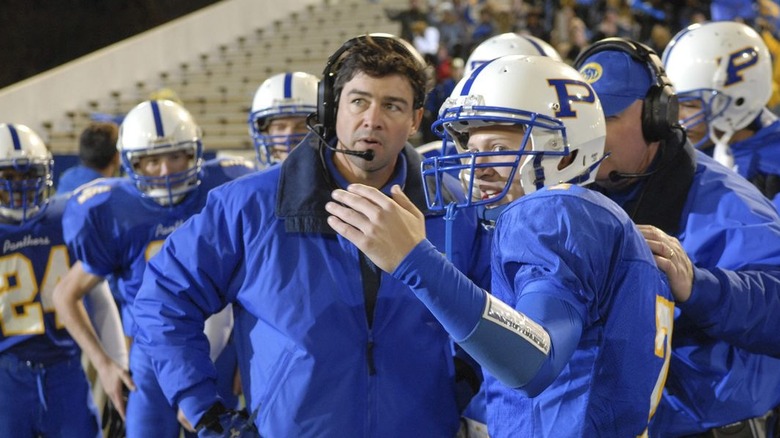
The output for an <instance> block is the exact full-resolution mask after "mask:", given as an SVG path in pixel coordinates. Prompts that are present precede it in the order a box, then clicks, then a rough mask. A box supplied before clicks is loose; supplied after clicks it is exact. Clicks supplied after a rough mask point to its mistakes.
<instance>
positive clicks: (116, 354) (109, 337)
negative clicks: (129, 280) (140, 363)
mask: <svg viewBox="0 0 780 438" xmlns="http://www.w3.org/2000/svg"><path fill="white" fill-rule="evenodd" d="M87 299H88V300H89V302H90V309H91V311H90V312H89V317H90V321H91V322H92V326H93V327H95V331H96V332H97V335H98V338H100V343H101V345H103V348H104V349H105V350H106V353H107V354H108V356H109V357H110V358H111V359H112V360H113V361H114V362H116V363H118V364H119V365H120V366H121V367H122V368H128V360H127V357H128V354H127V342H126V341H125V336H124V332H123V331H122V321H121V318H120V316H119V309H117V307H116V302H115V301H114V297H113V296H112V295H111V291H110V290H109V288H108V282H106V281H101V282H99V283H98V284H97V285H96V286H95V287H93V288H92V289H91V290H90V291H89V294H88V295H87Z"/></svg>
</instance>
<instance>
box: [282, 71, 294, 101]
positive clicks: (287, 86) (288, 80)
mask: <svg viewBox="0 0 780 438" xmlns="http://www.w3.org/2000/svg"><path fill="white" fill-rule="evenodd" d="M292 80H293V75H292V73H285V75H284V98H285V99H290V98H291V97H292Z"/></svg>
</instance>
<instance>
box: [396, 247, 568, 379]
mask: <svg viewBox="0 0 780 438" xmlns="http://www.w3.org/2000/svg"><path fill="white" fill-rule="evenodd" d="M393 276H394V277H396V278H398V279H399V280H401V281H403V282H404V283H405V284H407V285H408V286H409V287H410V288H411V289H412V290H413V291H414V292H415V294H416V295H417V297H418V298H419V299H420V300H421V301H422V302H423V303H424V304H425V305H426V307H428V309H430V311H431V313H433V315H434V316H435V317H436V319H438V320H439V322H441V324H442V325H443V326H444V328H445V329H446V330H447V332H449V333H450V335H451V336H452V337H453V339H455V341H456V342H458V343H459V344H460V345H461V346H462V347H463V349H464V350H465V351H466V352H468V353H469V354H470V355H471V356H472V357H473V358H474V359H475V360H477V362H479V363H480V365H482V366H483V367H485V369H487V370H488V371H489V372H491V374H493V375H495V376H496V377H497V378H498V379H499V380H501V381H502V382H503V383H505V384H507V385H509V386H510V387H515V388H516V387H521V386H524V385H526V384H528V383H529V382H530V383H531V384H532V385H529V387H527V388H524V389H525V390H526V391H528V392H529V393H538V392H541V390H543V389H544V388H546V387H547V385H549V383H550V382H551V381H552V380H553V379H555V377H556V376H557V375H558V373H559V372H560V370H561V369H562V368H563V366H564V365H565V364H566V362H568V360H569V357H570V356H571V354H572V353H573V351H574V349H575V348H576V346H577V342H578V341H579V337H580V334H581V331H582V320H581V318H580V317H579V314H578V313H577V312H575V311H574V310H573V309H572V308H571V305H570V304H568V303H567V302H565V301H564V300H560V299H558V298H556V297H554V296H551V295H545V294H534V293H530V294H528V295H527V296H526V297H525V298H523V299H522V300H521V301H520V302H519V303H518V308H517V311H515V310H513V309H511V308H510V307H509V306H508V305H506V304H504V303H501V302H500V301H499V300H497V299H496V298H495V297H492V296H490V295H488V294H487V293H486V292H485V291H483V290H482V289H480V288H479V287H477V286H476V285H475V284H474V283H472V282H471V281H470V280H469V279H468V278H467V277H466V276H465V275H464V274H462V273H461V272H460V271H458V270H457V269H456V268H455V267H454V266H453V265H452V264H451V263H449V262H448V261H447V260H446V259H445V258H444V257H443V256H442V255H441V254H440V253H439V252H438V251H437V250H436V248H435V247H434V246H433V245H432V244H431V243H430V242H428V241H426V240H424V241H422V242H421V243H420V244H418V245H417V246H416V247H415V248H414V249H413V250H412V252H411V253H410V254H409V255H407V257H406V258H405V259H404V260H403V261H402V262H401V264H400V265H399V266H398V267H397V268H396V270H395V272H393ZM539 283H541V282H539ZM525 309H527V310H528V311H529V313H530V314H532V315H534V316H535V317H537V318H540V319H541V320H542V321H543V323H544V324H545V325H546V326H548V327H553V328H554V329H555V330H556V331H557V333H556V335H555V337H554V338H553V340H552V341H553V342H555V343H557V345H556V349H557V350H556V351H558V354H554V355H552V356H550V357H548V356H547V351H540V350H539V349H538V348H536V346H535V344H536V343H537V342H539V340H538V339H534V338H536V337H537V334H538V333H541V335H542V336H546V333H543V332H544V331H545V330H544V329H542V328H541V327H539V326H538V324H537V323H535V322H533V321H527V318H526V316H525V315H524V314H523V311H524V310H525ZM527 326H531V328H530V329H529V330H525V327H527ZM540 342H541V343H546V344H548V345H549V340H544V341H540ZM548 351H549V350H548ZM545 362H547V363H548V364H549V366H548V369H546V370H544V371H543V372H540V367H542V365H543V363H545Z"/></svg>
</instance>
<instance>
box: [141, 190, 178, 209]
mask: <svg viewBox="0 0 780 438" xmlns="http://www.w3.org/2000/svg"><path fill="white" fill-rule="evenodd" d="M146 195H147V196H149V197H150V198H152V199H154V200H155V202H157V203H158V204H160V205H162V206H164V207H167V206H169V205H176V204H178V203H179V202H181V200H182V199H184V193H171V192H169V191H168V189H150V190H147V191H146Z"/></svg>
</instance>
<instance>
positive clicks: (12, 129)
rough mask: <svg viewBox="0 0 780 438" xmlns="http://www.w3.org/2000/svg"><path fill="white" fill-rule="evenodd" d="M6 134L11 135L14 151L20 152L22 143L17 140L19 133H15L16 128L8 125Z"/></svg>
mask: <svg viewBox="0 0 780 438" xmlns="http://www.w3.org/2000/svg"><path fill="white" fill-rule="evenodd" d="M8 132H9V133H10V134H11V141H12V142H13V143H14V150H15V151H21V150H22V142H21V140H19V133H18V132H16V127H15V126H14V125H8Z"/></svg>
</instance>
